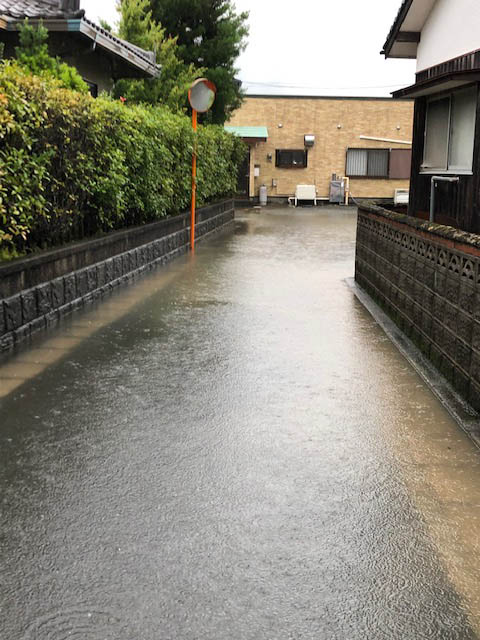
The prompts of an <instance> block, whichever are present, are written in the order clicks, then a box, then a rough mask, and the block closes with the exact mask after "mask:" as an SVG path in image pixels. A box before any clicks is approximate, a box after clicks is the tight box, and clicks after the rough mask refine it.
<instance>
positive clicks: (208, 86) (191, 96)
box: [188, 78, 217, 252]
mask: <svg viewBox="0 0 480 640" xmlns="http://www.w3.org/2000/svg"><path fill="white" fill-rule="evenodd" d="M216 92H217V88H216V86H215V85H214V84H213V82H210V80H207V78H198V79H197V80H195V81H194V82H192V84H191V85H190V89H189V90H188V101H189V103H190V106H191V107H192V129H193V137H194V140H193V154H192V216H191V223H190V249H191V250H192V252H193V251H195V199H196V195H197V113H205V112H206V111H208V110H209V109H210V107H211V106H212V104H213V101H214V100H215V94H216Z"/></svg>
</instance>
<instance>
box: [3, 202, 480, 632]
mask: <svg viewBox="0 0 480 640" xmlns="http://www.w3.org/2000/svg"><path fill="white" fill-rule="evenodd" d="M355 224H356V217H355V214H354V212H353V211H352V210H349V211H348V210H342V209H339V208H336V209H332V210H331V209H328V208H325V209H320V210H319V209H306V210H294V211H293V210H291V209H279V210H274V209H269V210H267V211H264V212H263V213H262V214H260V215H258V214H254V213H243V214H240V215H239V216H238V217H237V222H236V233H235V234H234V235H232V236H223V237H221V238H220V237H219V238H217V239H215V240H214V241H211V242H209V243H207V244H203V245H200V246H199V247H198V249H197V252H196V254H195V256H187V257H185V258H182V259H179V260H177V261H176V262H174V263H172V264H170V265H169V266H168V267H166V268H163V269H160V270H158V271H157V272H155V273H153V274H151V275H150V276H148V277H145V278H144V279H142V280H139V281H137V283H136V284H135V285H133V286H130V287H127V288H124V289H122V290H121V291H117V292H116V293H115V294H114V295H112V296H111V297H110V298H109V299H108V300H106V301H104V302H103V303H101V304H99V305H98V306H97V307H90V308H89V309H88V310H86V311H84V312H83V313H77V314H75V315H74V316H72V317H70V318H69V319H68V320H66V321H64V322H63V324H62V326H61V327H60V328H58V329H57V330H55V331H54V332H50V333H49V334H46V335H45V336H43V337H40V338H38V339H36V340H35V342H34V343H33V344H32V345H30V346H29V348H28V349H27V348H24V349H23V350H21V351H19V352H17V353H16V354H15V355H13V356H11V357H9V358H8V359H6V360H5V362H4V363H3V364H2V365H1V366H0V488H1V510H2V511H1V532H2V536H1V560H0V562H1V566H0V571H1V572H0V575H1V579H0V611H1V616H0V637H1V638H5V640H66V639H67V638H78V639H79V640H102V639H104V638H108V639H109V640H110V639H112V640H164V639H172V640H173V639H175V640H177V639H179V640H195V639H201V640H204V639H212V640H213V639H218V640H228V639H232V640H237V639H238V640H264V639H265V640H270V639H271V640H274V639H275V640H287V639H295V640H296V639H298V640H300V639H302V640H304V639H311V640H322V639H326V640H336V639H338V640H357V639H358V640H360V639H362V640H364V639H369V640H373V639H377V638H378V639H383V638H386V639H396V638H398V639H401V640H406V639H412V640H419V639H421V638H440V639H443V638H445V639H450V638H452V639H453V638H458V639H462V640H466V639H470V638H477V637H480V635H479V634H480V597H479V588H478V584H479V577H480V553H479V551H480V549H479V547H480V542H479V536H478V531H479V524H480V453H479V451H478V450H477V449H476V448H475V447H474V445H473V444H472V443H471V442H470V441H469V440H468V439H467V437H466V436H465V435H464V434H463V432H461V431H460V430H459V428H458V427H457V425H456V424H455V423H453V421H452V420H451V419H450V417H449V416H448V414H447V413H446V412H445V410H444V409H443V408H442V406H441V405H440V403H439V402H438V401H437V400H436V399H435V397H433V396H432V394H431V393H430V391H429V390H428V389H427V388H426V387H425V385H424V384H423V382H422V381H421V380H420V378H419V377H418V376H417V375H416V373H415V372H414V371H413V370H412V368H411V367H410V366H409V364H408V363H407V362H406V361H405V360H404V359H403V357H402V356H401V355H400V354H399V353H398V352H397V351H396V349H395V348H394V347H393V346H392V345H391V343H390V342H389V340H388V339H387V338H386V336H385V335H384V333H383V332H382V331H381V329H380V328H379V327H378V326H377V324H376V323H375V321H374V320H373V319H372V317H371V316H370V315H369V314H368V313H367V312H366V311H365V310H364V308H363V307H362V306H361V305H360V304H359V302H358V301H357V300H356V298H355V297H354V296H353V294H352V292H351V291H350V289H349V288H348V287H347V286H346V285H345V282H344V279H345V278H347V277H351V276H352V274H353V259H354V245H355Z"/></svg>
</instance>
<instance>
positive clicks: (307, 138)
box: [303, 133, 315, 147]
mask: <svg viewBox="0 0 480 640" xmlns="http://www.w3.org/2000/svg"><path fill="white" fill-rule="evenodd" d="M303 139H304V142H305V146H306V147H313V145H314V144H315V136H313V135H311V134H310V133H306V134H305V135H304V137H303Z"/></svg>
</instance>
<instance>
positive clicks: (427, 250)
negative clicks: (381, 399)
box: [355, 203, 480, 410]
mask: <svg viewBox="0 0 480 640" xmlns="http://www.w3.org/2000/svg"><path fill="white" fill-rule="evenodd" d="M355 280H356V281H357V283H358V284H359V285H360V286H361V287H362V288H363V289H364V290H365V291H367V293H369V294H370V295H371V297H372V298H373V299H374V300H375V301H376V302H377V303H378V304H380V306H381V307H382V308H383V309H384V310H385V311H386V313H387V314H388V315H389V316H390V317H391V318H392V319H393V320H394V321H395V322H396V324H397V325H398V326H399V327H400V329H402V331H403V332H404V333H405V335H407V336H408V337H409V338H410V339H411V340H412V341H413V342H414V343H415V344H416V345H417V346H418V347H419V348H420V349H421V350H422V352H423V353H424V354H425V355H426V356H427V357H428V358H429V359H430V360H431V362H432V363H433V364H434V365H435V366H436V368H437V369H438V370H439V371H440V372H441V373H442V374H443V375H444V377H445V378H446V379H447V380H448V381H449V382H450V383H451V384H452V385H453V386H454V388H455V389H456V390H457V391H458V392H459V393H460V394H461V395H462V396H463V397H464V398H465V400H467V401H468V402H469V403H470V404H471V406H472V407H473V408H474V409H476V410H480V236H478V235H475V234H470V233H466V232H464V231H459V230H457V229H454V228H453V227H446V226H442V225H438V224H432V223H429V222H424V221H422V220H419V219H417V218H411V217H409V216H405V215H399V214H396V213H393V212H390V211H388V210H386V209H383V208H381V207H379V206H376V205H375V204H373V203H370V204H365V205H363V206H362V208H360V209H359V212H358V227H357V245H356V259H355Z"/></svg>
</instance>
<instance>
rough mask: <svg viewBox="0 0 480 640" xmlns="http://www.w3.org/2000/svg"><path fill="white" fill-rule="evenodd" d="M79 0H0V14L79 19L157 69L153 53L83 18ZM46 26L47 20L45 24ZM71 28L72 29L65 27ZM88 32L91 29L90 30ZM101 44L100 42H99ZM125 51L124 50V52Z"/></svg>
mask: <svg viewBox="0 0 480 640" xmlns="http://www.w3.org/2000/svg"><path fill="white" fill-rule="evenodd" d="M79 4H80V3H79V0H0V16H6V17H7V19H10V20H13V21H15V20H24V19H25V18H30V19H32V20H40V19H44V20H47V21H48V20H55V19H57V20H74V19H77V20H81V24H82V25H83V26H84V27H86V25H88V26H89V27H91V29H93V30H94V32H97V33H99V34H101V35H102V36H103V37H104V38H106V40H107V41H110V43H111V45H112V46H117V47H118V46H120V47H121V49H123V50H126V51H129V52H131V53H133V54H135V55H136V56H138V57H139V58H142V59H143V60H144V61H145V62H147V63H148V64H149V65H153V68H155V69H157V68H158V67H157V65H156V60H155V53H154V52H153V51H146V50H145V49H141V48H140V47H137V46H136V45H134V44H132V43H131V42H127V41H126V40H122V39H121V38H117V37H116V36H114V35H112V34H111V33H110V32H109V31H106V30H105V29H103V28H102V27H100V26H98V25H97V24H95V23H94V22H92V21H91V20H88V19H87V18H85V17H84V16H85V11H84V9H78V8H77V7H78V6H79ZM45 26H46V27H47V28H48V22H47V23H46V24H45ZM67 30H69V31H70V30H72V29H70V28H69V29H67ZM90 33H92V32H91V30H90ZM99 44H100V46H101V43H99ZM125 53H126V52H125Z"/></svg>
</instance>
